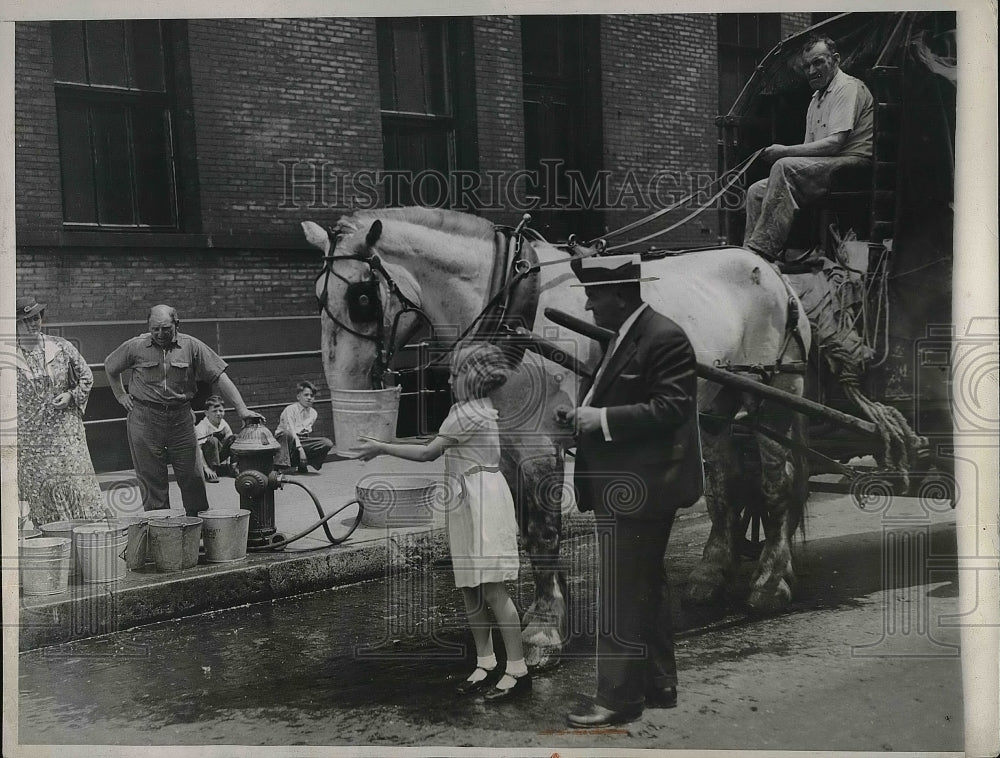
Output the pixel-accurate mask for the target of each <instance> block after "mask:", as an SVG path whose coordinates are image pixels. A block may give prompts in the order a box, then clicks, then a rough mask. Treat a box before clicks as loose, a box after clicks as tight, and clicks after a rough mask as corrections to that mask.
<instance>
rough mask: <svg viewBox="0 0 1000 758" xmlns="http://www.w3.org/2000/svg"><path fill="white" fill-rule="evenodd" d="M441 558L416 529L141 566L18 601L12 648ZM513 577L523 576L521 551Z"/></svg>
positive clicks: (589, 526)
mask: <svg viewBox="0 0 1000 758" xmlns="http://www.w3.org/2000/svg"><path fill="white" fill-rule="evenodd" d="M592 530H593V517H592V516H591V515H590V514H580V513H576V512H573V513H564V514H563V529H562V540H563V541H566V540H569V539H573V538H575V537H579V536H582V535H585V534H590V533H591V532H592ZM447 556H448V534H447V531H446V530H445V529H443V528H439V527H434V528H429V527H422V528H413V529H397V530H392V531H387V532H386V533H385V534H383V535H382V536H379V537H368V538H365V539H362V540H359V541H358V542H356V543H355V544H350V541H349V542H348V543H345V544H344V545H340V546H330V547H327V548H323V549H320V550H316V551H314V552H310V553H306V554H304V555H303V554H298V555H296V554H294V553H250V554H248V555H247V557H246V559H245V560H243V561H239V562H237V563H232V564H207V563H199V564H198V565H197V566H195V567H194V568H191V569H186V570H184V571H179V572H174V573H164V574H161V573H156V572H155V571H153V570H152V569H151V568H149V569H145V570H143V571H139V572H129V573H128V574H127V575H126V577H125V578H124V579H122V580H119V581H116V582H109V583H107V584H71V585H70V587H69V590H68V591H67V592H64V593H61V594H59V595H47V596H31V597H22V598H20V618H19V625H20V632H19V638H20V650H21V651H26V650H34V649H37V648H42V647H48V646H51V645H59V644H63V643H67V642H73V641H76V640H82V639H87V638H90V637H97V636H100V635H104V634H112V633H115V632H121V631H125V630H128V629H133V628H135V627H140V626H144V625H146V624H153V623H157V622H162V621H169V620H171V619H176V618H183V617H185V616H193V615H196V614H199V613H206V612H210V611H221V610H226V609H228V608H234V607H237V606H241V605H248V604H252V603H262V602H267V601H272V600H277V599H280V598H284V597H290V596H293V595H299V594H302V593H305V592H315V591H318V590H326V589H331V588H334V587H340V586H345V585H348V584H355V583H357V582H362V581H366V580H372V579H381V578H383V577H386V576H389V575H390V574H399V573H403V572H409V571H423V570H427V568H428V566H429V565H430V563H431V562H432V561H439V560H441V559H443V558H446V557H447ZM521 571H522V572H525V571H531V565H530V562H529V559H528V556H527V555H526V554H524V552H523V550H522V560H521Z"/></svg>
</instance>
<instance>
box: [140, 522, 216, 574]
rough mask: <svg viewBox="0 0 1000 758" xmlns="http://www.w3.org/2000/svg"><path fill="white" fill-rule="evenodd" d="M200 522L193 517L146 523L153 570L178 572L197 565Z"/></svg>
mask: <svg viewBox="0 0 1000 758" xmlns="http://www.w3.org/2000/svg"><path fill="white" fill-rule="evenodd" d="M202 524H203V522H202V520H201V519H200V518H196V517H194V516H178V517H177V518H164V519H154V520H153V521H150V522H149V553H150V555H152V558H153V563H155V564H156V570H157V571H182V570H183V569H188V568H191V567H192V566H196V565H198V547H199V545H200V544H201V529H202Z"/></svg>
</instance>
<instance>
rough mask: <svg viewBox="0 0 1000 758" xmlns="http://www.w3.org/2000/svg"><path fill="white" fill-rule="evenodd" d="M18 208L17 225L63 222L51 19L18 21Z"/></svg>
mask: <svg viewBox="0 0 1000 758" xmlns="http://www.w3.org/2000/svg"><path fill="white" fill-rule="evenodd" d="M14 55H15V61H16V66H15V68H16V72H17V75H16V77H15V79H14V140H15V146H16V148H15V149H16V160H17V167H16V175H15V182H14V187H15V214H16V222H17V227H18V229H51V228H55V227H56V226H58V225H59V224H61V223H62V195H61V194H60V190H59V140H58V135H57V132H56V98H55V89H54V88H53V83H52V82H53V75H52V37H51V34H50V32H49V25H48V23H47V22H34V23H25V22H21V21H19V22H17V23H16V24H14Z"/></svg>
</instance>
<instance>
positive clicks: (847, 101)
mask: <svg viewBox="0 0 1000 758" xmlns="http://www.w3.org/2000/svg"><path fill="white" fill-rule="evenodd" d="M827 97H829V98H830V102H829V103H828V106H829V111H828V113H829V115H828V116H827V121H826V132H827V134H828V135H830V136H832V135H834V134H839V133H840V132H851V131H853V130H854V126H855V121H856V118H857V110H858V90H857V88H856V87H850V86H843V87H838V88H837V90H836V91H835V92H831V93H830V94H829V95H827Z"/></svg>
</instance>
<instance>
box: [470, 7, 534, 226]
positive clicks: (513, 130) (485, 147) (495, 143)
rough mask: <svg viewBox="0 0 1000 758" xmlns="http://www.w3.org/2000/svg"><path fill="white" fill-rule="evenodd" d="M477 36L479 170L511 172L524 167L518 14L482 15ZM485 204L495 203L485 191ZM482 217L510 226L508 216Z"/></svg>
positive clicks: (488, 213) (476, 24)
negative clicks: (516, 15)
mask: <svg viewBox="0 0 1000 758" xmlns="http://www.w3.org/2000/svg"><path fill="white" fill-rule="evenodd" d="M473 35H474V40H473V43H474V46H475V50H476V53H475V55H476V125H477V129H476V131H477V142H478V152H479V171H480V173H481V174H485V172H486V171H504V172H508V173H513V172H514V171H517V170H518V169H521V168H523V167H524V138H523V135H524V99H523V94H522V77H521V22H520V20H519V19H518V18H517V17H514V16H482V17H479V18H476V19H475V20H474V21H473ZM483 200H484V201H485V202H491V201H493V200H494V198H492V197H491V195H490V193H489V192H488V191H486V188H485V187H484V192H483ZM483 215H484V216H486V217H487V218H490V219H492V220H494V221H496V222H500V223H512V218H511V216H512V214H511V213H510V212H505V211H489V210H487V211H484V212H483Z"/></svg>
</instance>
